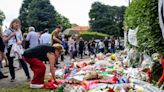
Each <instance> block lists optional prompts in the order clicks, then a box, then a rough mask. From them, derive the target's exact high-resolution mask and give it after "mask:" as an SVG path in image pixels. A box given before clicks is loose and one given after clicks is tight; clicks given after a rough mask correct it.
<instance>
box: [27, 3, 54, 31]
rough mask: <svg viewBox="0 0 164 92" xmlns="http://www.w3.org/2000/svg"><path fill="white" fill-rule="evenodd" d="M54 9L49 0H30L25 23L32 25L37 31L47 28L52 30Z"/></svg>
mask: <svg viewBox="0 0 164 92" xmlns="http://www.w3.org/2000/svg"><path fill="white" fill-rule="evenodd" d="M55 15H56V11H55V9H54V7H53V6H52V5H51V4H50V1H49V0H32V2H31V3H30V5H29V12H28V15H27V23H28V24H29V25H31V26H34V27H35V28H36V29H37V31H43V30H44V29H45V28H48V29H49V30H50V31H52V30H53V29H54V28H55V26H56V20H55Z"/></svg>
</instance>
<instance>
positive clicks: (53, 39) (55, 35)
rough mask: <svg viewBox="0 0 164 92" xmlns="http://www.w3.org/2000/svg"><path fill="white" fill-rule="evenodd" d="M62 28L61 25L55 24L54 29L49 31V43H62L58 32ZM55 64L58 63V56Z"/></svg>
mask: <svg viewBox="0 0 164 92" xmlns="http://www.w3.org/2000/svg"><path fill="white" fill-rule="evenodd" d="M62 29H63V28H62V26H57V27H56V29H55V30H54V31H53V32H52V33H51V45H53V44H62V41H61V40H60V33H61V31H62ZM56 64H59V62H58V58H56Z"/></svg>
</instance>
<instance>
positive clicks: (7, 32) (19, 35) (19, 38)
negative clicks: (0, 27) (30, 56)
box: [4, 28, 23, 46]
mask: <svg viewBox="0 0 164 92" xmlns="http://www.w3.org/2000/svg"><path fill="white" fill-rule="evenodd" d="M15 31H16V30H14V29H11V28H8V29H6V30H5V31H4V36H10V35H12V33H13V32H15ZM22 40H23V37H22V32H21V31H17V32H16V36H13V37H12V38H11V39H10V40H9V41H8V46H10V45H13V44H15V43H16V42H18V41H22Z"/></svg>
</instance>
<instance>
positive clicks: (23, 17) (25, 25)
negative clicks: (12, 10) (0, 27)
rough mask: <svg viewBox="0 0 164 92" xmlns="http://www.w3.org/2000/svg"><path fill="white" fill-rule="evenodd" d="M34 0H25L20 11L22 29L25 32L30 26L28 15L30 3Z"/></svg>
mask: <svg viewBox="0 0 164 92" xmlns="http://www.w3.org/2000/svg"><path fill="white" fill-rule="evenodd" d="M31 2H32V0H23V4H22V7H21V8H20V11H19V14H20V15H19V19H20V20H21V25H22V27H21V29H22V31H23V32H25V31H27V28H28V27H29V26H30V25H29V24H28V23H27V15H28V13H29V7H30V4H31Z"/></svg>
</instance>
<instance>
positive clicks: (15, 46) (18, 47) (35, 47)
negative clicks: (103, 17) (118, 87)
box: [0, 19, 123, 88]
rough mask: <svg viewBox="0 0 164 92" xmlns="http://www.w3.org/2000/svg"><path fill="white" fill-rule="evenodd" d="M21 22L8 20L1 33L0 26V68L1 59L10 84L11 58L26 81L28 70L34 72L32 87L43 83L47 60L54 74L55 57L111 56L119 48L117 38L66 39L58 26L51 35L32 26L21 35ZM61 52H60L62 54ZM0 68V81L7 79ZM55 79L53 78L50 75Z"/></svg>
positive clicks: (29, 77) (46, 30)
mask: <svg viewBox="0 0 164 92" xmlns="http://www.w3.org/2000/svg"><path fill="white" fill-rule="evenodd" d="M20 29H21V22H20V20H19V19H14V20H13V21H11V23H10V26H9V28H6V29H5V30H4V31H2V27H0V67H1V68H3V65H2V60H5V61H6V65H5V66H6V67H9V72H10V76H11V80H10V81H11V82H14V81H15V69H14V68H15V66H14V58H17V59H18V61H19V64H20V67H21V68H22V69H23V70H24V72H25V76H26V77H27V80H28V81H30V80H31V76H30V73H29V69H28V66H27V63H28V64H29V65H30V68H31V69H32V71H33V72H34V77H33V79H32V81H31V84H34V85H32V86H31V87H34V88H35V86H36V85H35V84H43V82H44V81H43V79H44V75H45V65H44V64H43V63H42V62H41V61H43V62H45V64H46V63H47V61H49V64H50V71H51V73H52V75H54V65H56V64H59V63H60V62H59V59H58V57H59V56H60V57H61V59H60V60H61V61H64V59H65V56H66V55H69V56H70V60H71V59H75V58H77V57H80V58H81V59H82V58H83V56H84V55H96V53H108V52H111V53H114V52H115V50H117V49H123V46H122V45H121V42H120V40H119V39H118V38H116V37H113V38H112V40H110V39H108V38H107V37H106V38H105V39H104V40H92V41H84V40H83V38H82V37H78V35H76V34H72V35H71V36H70V37H69V36H66V35H63V34H62V33H61V32H62V26H57V27H56V28H55V30H54V31H52V33H50V32H49V30H48V29H47V28H45V29H44V30H43V31H41V32H36V30H35V28H34V27H32V26H31V27H29V28H28V33H24V34H22V31H21V30H20ZM63 52H64V53H63ZM1 68H0V79H3V78H7V77H8V76H7V75H4V74H3V73H2V70H1ZM53 78H54V79H55V76H53Z"/></svg>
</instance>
